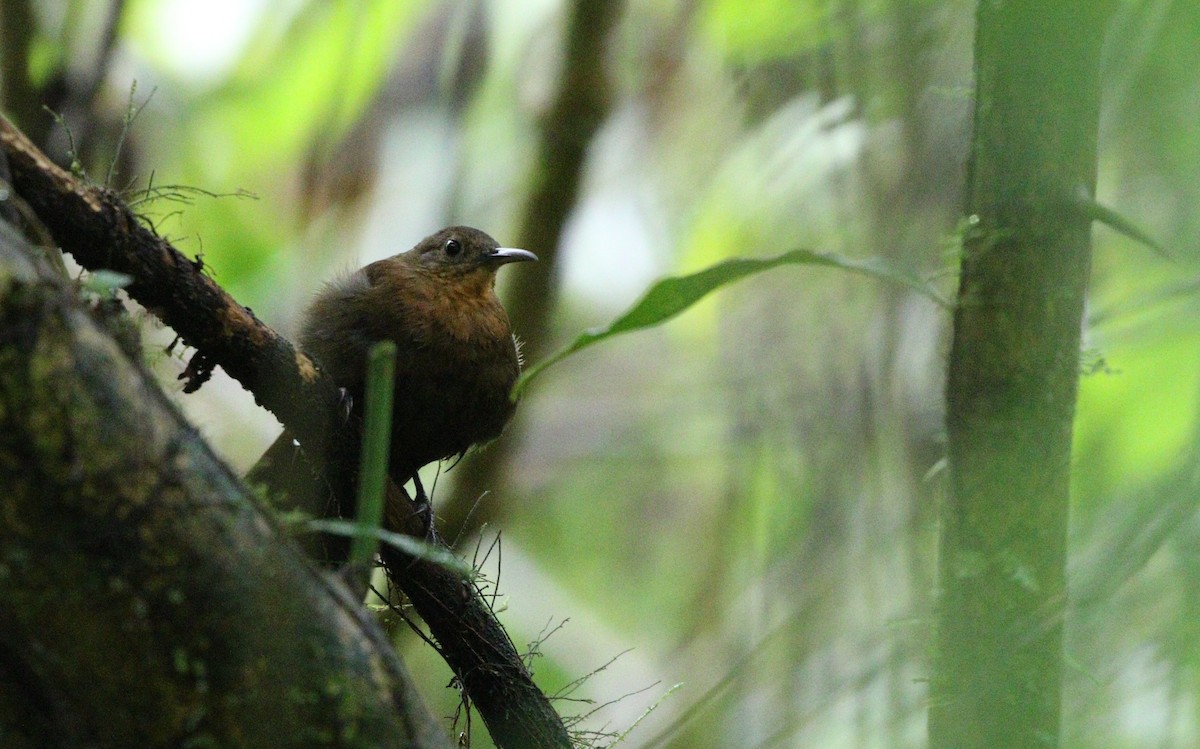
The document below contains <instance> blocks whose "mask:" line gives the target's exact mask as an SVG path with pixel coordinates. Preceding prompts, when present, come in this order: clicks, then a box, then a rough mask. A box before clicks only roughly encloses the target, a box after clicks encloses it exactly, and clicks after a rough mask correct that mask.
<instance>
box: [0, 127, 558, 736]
mask: <svg viewBox="0 0 1200 749" xmlns="http://www.w3.org/2000/svg"><path fill="white" fill-rule="evenodd" d="M0 147H2V148H3V151H4V153H5V154H6V155H7V157H8V160H9V163H10V167H11V174H12V179H13V185H14V187H15V189H16V192H17V193H18V195H19V196H20V197H21V198H22V199H23V200H24V201H25V202H26V203H28V204H29V205H30V206H31V207H32V208H33V209H34V210H35V212H36V213H37V215H38V216H39V217H40V218H41V220H42V221H43V222H44V223H45V225H46V228H47V229H48V230H49V232H50V233H51V234H52V236H53V237H54V239H55V241H56V242H58V243H59V244H60V245H61V247H62V249H63V250H64V251H67V252H70V253H71V254H72V255H73V256H74V257H75V258H76V260H77V261H78V262H79V263H80V264H81V265H83V266H84V267H85V268H89V269H93V270H94V269H99V268H107V269H112V270H117V271H120V272H122V273H126V274H128V275H129V276H131V277H132V278H133V282H132V283H131V284H130V285H129V286H128V287H126V290H127V291H128V292H129V294H130V296H131V297H132V298H133V299H135V300H136V301H138V302H140V303H141V304H143V305H144V306H145V307H146V308H147V309H149V310H150V311H151V312H153V313H154V314H156V315H157V316H158V317H160V318H161V319H162V320H163V321H164V322H166V323H167V324H169V325H170V326H171V327H172V328H174V329H175V331H176V332H177V333H179V334H180V336H181V337H182V338H183V340H184V341H185V342H186V343H188V344H189V345H191V346H193V347H194V348H195V349H196V352H197V353H196V354H195V356H194V357H193V360H192V364H191V365H190V366H189V370H190V371H191V372H192V377H193V380H192V382H193V383H195V384H196V386H198V385H199V383H201V382H202V381H203V377H204V373H205V372H206V371H209V370H211V368H212V367H214V366H221V367H223V368H224V369H225V370H226V372H228V373H229V374H230V375H231V376H232V377H234V378H235V379H237V380H238V381H239V382H241V384H242V385H243V386H244V387H246V388H247V389H248V390H250V391H251V392H252V393H254V395H255V398H256V399H257V400H258V402H259V403H260V404H262V405H263V406H265V407H266V408H268V409H269V410H270V411H271V412H272V413H274V414H275V415H276V416H277V417H278V418H279V419H280V421H282V422H283V423H284V425H285V426H286V427H287V428H288V429H289V430H290V431H291V432H292V433H293V434H295V435H296V436H297V438H298V439H299V440H300V442H301V444H303V445H304V446H305V452H306V453H307V454H309V455H315V456H324V457H325V458H326V459H325V460H324V461H322V462H321V465H320V466H318V467H317V468H316V469H314V470H312V481H313V482H316V484H317V485H318V486H322V487H325V488H327V489H328V490H329V494H324V493H323V494H322V495H321V496H322V501H321V502H320V503H318V504H316V505H313V506H312V507H313V508H314V509H317V510H318V511H323V512H325V513H331V514H332V515H331V516H345V515H347V514H349V513H351V512H352V510H353V498H354V488H355V480H356V475H357V457H358V455H357V449H358V445H359V444H360V437H359V432H358V425H357V424H356V423H353V422H350V423H346V421H345V419H343V418H342V416H341V414H342V408H341V402H340V398H339V396H338V394H337V390H336V388H335V387H334V386H333V383H332V382H331V381H330V379H329V378H328V377H327V376H325V375H324V374H323V373H321V372H320V371H319V370H317V369H316V368H315V367H314V365H313V363H312V361H311V360H310V359H309V358H308V357H307V356H305V355H304V354H302V353H300V352H299V351H297V350H296V349H295V348H294V347H293V346H292V345H291V344H290V343H289V342H288V341H287V340H286V339H284V338H282V337H280V336H279V335H278V334H276V333H275V332H274V331H272V330H271V329H270V328H268V327H266V326H265V325H263V324H262V323H261V322H259V321H258V320H257V319H256V318H255V317H254V314H253V313H252V312H251V311H250V310H249V309H246V308H245V307H242V306H241V305H239V304H238V303H237V302H236V301H234V300H233V299H232V298H231V297H229V296H228V294H226V292H225V291H224V290H223V289H221V288H220V287H219V286H217V285H216V283H214V282H213V281H212V279H210V278H209V277H208V276H206V275H205V274H204V272H203V267H202V266H201V264H200V263H199V262H193V261H190V260H188V259H187V258H185V257H184V256H183V255H181V254H180V253H179V252H178V251H177V250H176V249H175V248H174V247H172V246H171V245H170V243H168V242H167V241H166V240H164V239H162V238H161V237H158V236H157V235H155V234H154V233H153V232H151V231H149V230H147V229H146V228H145V227H143V226H142V225H141V224H140V223H138V221H137V219H136V217H135V216H134V215H133V213H132V212H131V211H130V210H129V209H128V207H126V206H125V205H124V204H123V203H121V202H120V200H118V199H117V198H116V196H115V195H113V194H112V193H110V192H108V191H103V190H98V189H96V188H92V187H87V186H84V185H81V184H79V183H78V182H76V181H75V180H74V179H72V178H71V177H70V176H69V175H67V174H66V173H65V172H63V171H62V170H61V169H59V168H58V167H56V166H54V165H53V164H51V163H50V161H49V160H48V159H47V158H46V157H45V156H44V155H42V154H41V153H40V152H39V151H38V150H37V149H36V148H35V147H34V146H33V145H32V144H31V143H29V141H28V139H26V138H25V137H24V136H23V135H21V133H20V132H18V131H17V130H15V129H14V128H13V127H12V126H11V125H10V124H9V123H8V122H7V121H5V120H3V119H2V118H0ZM196 378H198V379H196ZM307 465H308V464H307V463H306V464H305V466H307ZM297 470H298V471H301V470H304V467H301V466H298V467H297ZM303 483H306V484H307V483H311V482H303ZM393 492H395V493H397V495H398V496H399V497H400V499H396V500H395V501H394V502H393V508H392V510H393V512H392V513H391V515H390V517H391V518H392V521H390V522H391V524H392V527H393V528H394V529H396V530H400V531H409V532H414V533H416V534H418V535H419V534H420V533H421V529H413V528H410V527H407V526H406V525H405V522H406V521H403V520H397V519H396V518H397V513H396V512H395V511H394V510H395V509H396V507H400V506H404V507H407V498H406V497H403V490H402V489H400V488H398V487H394V486H393ZM326 496H332V498H333V500H334V501H333V502H324V501H323V499H324V497H326ZM401 502H403V504H400V503H401ZM336 546H337V548H344V544H339V545H336ZM327 548H328V547H327ZM389 559H391V560H392V562H391V564H390V565H389V570H390V572H391V574H392V576H393V577H394V578H396V582H397V584H399V585H400V586H401V588H403V589H408V588H409V587H410V586H415V588H419V589H420V591H424V593H421V592H418V593H417V594H416V600H418V601H420V602H421V603H420V605H419V606H418V608H417V611H418V613H419V614H420V615H421V616H422V618H424V619H425V620H426V622H427V623H428V624H429V626H430V629H431V631H433V632H434V633H435V636H436V637H437V639H438V641H439V644H440V647H441V650H442V651H443V652H445V653H457V654H459V655H460V657H459V658H458V660H457V661H454V662H451V663H450V665H451V667H452V668H454V670H455V672H456V673H458V674H459V676H460V678H462V679H463V683H464V685H465V686H466V687H467V694H468V696H469V697H471V698H472V699H474V694H473V693H472V690H481V691H482V693H484V696H483V697H482V698H481V699H479V700H478V701H477V703H476V704H477V706H478V707H479V709H480V713H481V715H482V717H483V718H484V722H485V723H486V724H487V725H488V726H489V728H492V727H493V726H501V727H504V729H503V730H504V733H503V734H502V735H504V736H505V738H506V739H507V740H508V743H505V744H501V746H510V747H527V746H566V745H567V744H568V743H569V739H568V738H567V734H566V730H565V728H564V727H563V726H562V721H561V720H560V719H559V718H558V716H557V715H556V714H555V712H554V710H553V709H552V708H550V706H549V702H548V700H547V699H546V697H545V695H543V694H542V693H541V692H540V691H539V690H538V689H537V687H536V686H535V685H534V684H533V682H532V680H531V679H530V676H529V673H528V671H527V670H526V669H525V668H524V666H523V664H522V663H521V661H520V658H519V657H518V655H517V653H516V651H515V649H513V648H512V646H511V643H510V642H509V640H508V638H507V635H505V634H504V630H503V628H501V627H500V625H499V623H498V622H496V620H495V617H494V615H492V613H491V611H490V609H488V607H487V605H486V603H485V602H484V601H483V599H482V598H481V597H480V596H479V594H478V591H476V590H475V588H474V586H473V585H464V584H463V581H461V580H456V581H455V582H454V583H453V584H449V583H448V582H447V581H448V578H447V577H446V575H445V574H443V573H444V570H441V568H438V567H436V566H434V565H428V564H418V565H411V566H408V561H409V560H405V559H398V558H397V557H389ZM422 575H429V576H430V578H429V579H428V580H425V579H424V578H423V577H422ZM443 594H444V595H448V596H453V599H452V600H450V601H448V602H445V603H440V602H439V601H438V600H437V596H438V595H443ZM464 596H466V598H467V604H466V605H464V602H463V600H462V599H463V597H464ZM460 613H465V615H466V617H467V618H466V619H464V620H457V619H456V616H458V615H459V614H460ZM481 620H486V621H487V624H486V626H484V625H482V624H480V621H481ZM481 637H482V638H485V639H490V640H491V641H493V642H492V644H491V645H489V646H482V645H480V644H479V640H480V638H481ZM460 640H461V643H460V642H459V641H460ZM473 658H476V659H477V660H472V659H473ZM498 659H499V660H498ZM510 680H515V681H510ZM498 695H502V696H503V697H505V698H506V699H499V698H498V697H496V696H498ZM526 701H528V702H526ZM485 710H486V711H487V712H485ZM514 716H533V719H536V720H538V721H543V723H538V724H536V725H534V724H533V723H531V722H530V721H529V720H524V719H523V720H521V721H514ZM525 729H529V730H528V732H527V733H522V732H521V731H522V730H525ZM547 736H552V737H557V739H558V740H556V741H546V740H545V737H547ZM497 743H499V739H497Z"/></svg>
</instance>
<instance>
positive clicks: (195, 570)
mask: <svg viewBox="0 0 1200 749" xmlns="http://www.w3.org/2000/svg"><path fill="white" fill-rule="evenodd" d="M21 244H22V243H21V242H20V240H19V238H18V237H17V236H16V234H15V232H13V231H12V230H11V229H10V227H9V226H8V224H6V223H4V222H0V476H2V477H3V482H2V484H3V487H4V491H3V492H0V695H3V697H2V698H0V745H3V746H44V747H56V746H63V747H78V746H95V747H124V746H145V747H156V746H229V747H313V746H341V747H350V746H407V747H439V748H441V747H448V746H449V745H450V741H449V738H448V737H447V735H446V734H445V732H444V731H442V730H441V729H440V727H439V726H438V723H437V721H436V719H435V718H433V717H432V716H431V715H430V714H429V713H428V712H426V710H425V708H424V706H423V705H422V704H421V702H420V700H419V698H418V697H417V695H416V692H415V691H414V690H413V688H412V686H411V684H410V683H409V679H408V676H407V674H406V672H405V671H404V668H403V666H402V665H401V664H400V662H399V660H398V659H397V658H396V656H395V653H394V652H393V651H392V649H391V647H390V644H389V643H388V641H387V639H386V637H385V636H384V635H383V633H382V632H381V631H380V630H379V629H378V627H377V626H376V625H375V623H374V622H373V621H372V620H371V619H370V618H369V617H367V616H366V615H365V614H364V612H363V611H362V607H361V604H360V602H359V601H357V600H354V599H352V598H350V597H349V595H348V594H347V593H346V592H345V590H344V589H342V588H341V586H340V585H339V584H338V583H337V582H335V581H332V580H329V579H327V578H325V577H324V576H323V575H321V574H320V573H319V572H317V571H316V570H315V569H314V568H313V567H312V565H311V564H309V563H308V562H307V561H306V560H305V559H304V558H303V557H302V556H301V555H300V553H299V552H298V551H297V550H296V548H295V547H294V545H293V544H291V543H289V542H288V540H287V538H286V535H285V534H284V533H282V532H280V531H279V529H278V528H277V526H276V524H275V522H274V521H273V519H272V518H271V517H270V516H269V515H267V514H266V513H265V512H264V511H263V510H262V509H261V508H260V507H259V506H258V505H257V504H255V503H254V502H253V501H252V500H251V498H250V497H249V496H248V495H247V494H246V492H245V489H244V488H243V487H242V486H241V484H240V483H239V482H238V480H237V479H236V478H235V477H234V476H233V475H232V474H230V473H229V471H228V469H227V468H226V467H225V466H223V465H222V464H221V463H220V462H219V461H217V460H216V459H215V458H214V457H213V455H212V453H211V452H210V451H209V450H208V448H207V447H206V446H205V444H204V442H203V440H202V439H201V438H200V436H199V435H198V434H197V433H196V431H195V430H194V429H192V428H191V427H189V426H187V425H186V424H184V423H183V421H182V419H181V418H180V416H179V414H178V412H176V411H175V409H174V408H172V407H171V406H170V404H169V403H168V402H167V401H166V399H165V398H164V397H163V395H162V393H161V392H160V391H159V390H158V389H157V387H156V386H155V385H154V384H153V382H152V381H151V380H150V379H149V378H148V376H146V375H145V373H144V372H142V371H141V370H139V368H138V367H136V366H135V365H134V364H132V363H131V362H130V361H129V360H127V359H126V358H125V356H124V354H123V353H122V352H121V351H120V350H119V349H118V347H117V346H116V344H115V343H114V341H113V340H112V338H110V337H109V336H108V335H107V333H106V332H105V331H104V330H102V329H101V328H100V327H99V326H98V325H97V324H96V323H95V321H94V320H93V319H91V318H90V317H89V316H88V315H87V314H86V313H85V312H84V311H83V310H82V309H81V308H80V306H79V305H78V303H77V300H75V299H74V298H73V294H74V292H75V288H74V287H73V286H67V285H66V282H65V281H64V280H62V279H59V280H58V282H55V280H53V279H52V278H49V277H48V276H47V275H46V274H42V275H41V277H39V274H38V273H36V272H35V271H34V267H35V263H34V262H33V261H31V260H30V257H31V253H30V251H29V250H27V249H21Z"/></svg>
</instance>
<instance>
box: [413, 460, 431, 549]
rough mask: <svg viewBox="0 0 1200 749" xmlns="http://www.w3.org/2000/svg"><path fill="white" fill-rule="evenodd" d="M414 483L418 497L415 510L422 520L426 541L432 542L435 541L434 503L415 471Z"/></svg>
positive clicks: (414, 503) (414, 502)
mask: <svg viewBox="0 0 1200 749" xmlns="http://www.w3.org/2000/svg"><path fill="white" fill-rule="evenodd" d="M412 482H413V489H414V490H415V493H416V496H415V497H413V510H414V511H415V512H416V513H417V515H418V516H419V517H420V518H421V523H422V525H423V526H424V528H425V540H426V541H432V540H433V539H434V529H433V503H432V502H430V501H429V495H427V494H426V493H425V487H424V486H422V485H421V476H420V474H418V473H417V472H416V471H413V475H412Z"/></svg>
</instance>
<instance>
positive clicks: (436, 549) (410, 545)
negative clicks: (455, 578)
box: [301, 518, 476, 579]
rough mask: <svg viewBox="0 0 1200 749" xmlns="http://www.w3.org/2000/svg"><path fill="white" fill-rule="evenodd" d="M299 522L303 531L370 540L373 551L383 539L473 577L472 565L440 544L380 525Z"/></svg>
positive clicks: (414, 555)
mask: <svg viewBox="0 0 1200 749" xmlns="http://www.w3.org/2000/svg"><path fill="white" fill-rule="evenodd" d="M301 525H302V527H303V528H304V530H305V531H311V532H315V533H330V534H332V535H335V536H345V537H347V538H350V539H353V540H354V541H357V540H358V539H360V538H366V539H368V540H369V541H370V543H371V548H372V551H374V547H375V544H376V543H377V542H383V543H385V544H387V545H388V546H392V547H394V548H396V549H399V550H400V551H402V552H404V553H405V554H408V555H409V556H411V557H414V558H416V559H423V560H426V561H430V562H433V563H434V564H438V565H441V566H442V567H445V568H446V569H448V570H451V571H452V572H456V573H458V574H459V575H461V576H462V577H463V578H464V579H474V578H475V574H476V573H475V570H474V569H472V568H471V565H470V564H468V563H467V562H465V561H463V560H462V559H460V558H459V557H457V556H455V555H454V552H452V551H450V550H449V549H445V548H442V547H440V546H435V545H434V544H431V543H429V542H427V541H423V540H421V539H419V538H413V537H412V536H406V535H404V534H403V533H396V532H394V531H389V530H386V529H384V528H380V527H374V528H365V529H364V528H361V527H360V526H359V525H358V523H357V521H351V520H336V519H326V518H311V519H308V520H305V521H304V522H303V523H302V524H301ZM352 543H353V541H352Z"/></svg>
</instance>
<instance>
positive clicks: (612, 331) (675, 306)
mask: <svg viewBox="0 0 1200 749" xmlns="http://www.w3.org/2000/svg"><path fill="white" fill-rule="evenodd" d="M781 265H819V266H825V267H831V268H841V269H842V270H847V271H850V272H852V273H861V274H863V275H865V276H871V277H872V278H877V279H881V280H884V281H890V282H892V283H897V284H900V285H902V286H906V287H908V288H910V289H913V290H914V291H916V292H918V293H920V294H922V295H924V296H926V297H928V298H930V299H932V300H933V301H934V302H936V303H937V304H938V305H940V306H942V307H946V308H949V306H950V305H949V303H948V302H946V301H945V300H944V299H942V298H941V296H939V295H938V293H937V291H935V290H934V289H933V287H932V286H930V285H929V284H928V283H926V282H925V281H923V280H922V279H920V278H918V277H917V276H915V275H913V274H912V273H910V272H908V271H905V270H903V269H900V268H896V267H894V266H892V265H891V264H889V263H888V262H887V261H885V260H882V259H880V258H862V259H857V258H848V257H844V256H842V255H837V254H833V253H823V252H813V251H812V250H803V249H800V250H792V251H791V252H785V253H783V254H782V255H776V256H774V257H767V258H731V259H729V260H724V261H722V262H720V263H717V264H716V265H713V266H711V267H708V268H705V269H704V270H702V271H698V272H696V273H692V274H691V275H687V276H673V277H670V278H665V279H663V280H661V281H659V282H658V283H656V284H654V285H653V286H651V287H650V290H649V291H647V292H646V295H645V296H643V297H642V298H641V299H640V300H639V301H638V302H637V303H635V304H634V305H633V306H632V307H631V308H629V310H628V311H626V312H625V314H623V315H621V316H620V317H618V318H617V319H616V320H614V321H613V322H612V323H611V324H609V325H608V326H606V327H603V328H595V329H592V330H588V331H584V332H583V333H582V334H580V336H579V337H578V338H576V339H575V340H574V341H572V342H571V343H569V344H568V345H566V346H564V347H563V348H561V349H559V350H558V351H556V352H554V353H553V354H551V355H550V356H549V357H547V358H546V359H543V360H542V361H540V362H538V363H537V364H535V365H533V366H532V367H529V368H528V369H527V370H525V372H524V373H523V374H522V375H521V377H520V379H518V380H517V383H516V385H514V386H513V392H512V397H513V398H514V399H516V398H517V397H518V396H519V395H520V394H521V393H522V392H523V391H524V390H525V388H526V387H527V386H528V385H529V382H530V381H531V380H532V379H534V378H535V377H537V376H538V375H539V374H541V373H542V372H544V371H545V370H546V369H547V368H549V367H550V366H551V365H552V364H556V363H558V362H560V361H562V360H563V359H565V358H567V357H568V356H570V355H571V354H573V353H575V352H576V351H579V350H581V349H585V348H587V347H588V346H591V345H592V344H595V343H599V342H600V341H603V340H604V339H606V338H611V337H612V336H615V335H618V334H621V333H628V332H631V331H634V330H641V329H643V328H649V327H652V326H655V325H659V324H660V323H663V322H665V321H667V320H669V319H671V318H672V317H674V316H676V315H678V314H679V313H681V312H683V311H684V310H686V309H687V308H688V307H691V306H692V305H693V304H695V303H696V302H698V301H700V300H701V299H703V298H704V297H705V296H707V295H708V294H709V293H710V292H713V291H716V290H717V289H719V288H721V287H722V286H725V285H727V284H731V283H733V282H734V281H740V280H741V279H743V278H746V277H747V276H752V275H754V274H756V273H762V272H763V271H767V270H771V269H772V268H778V267H779V266H781Z"/></svg>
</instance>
